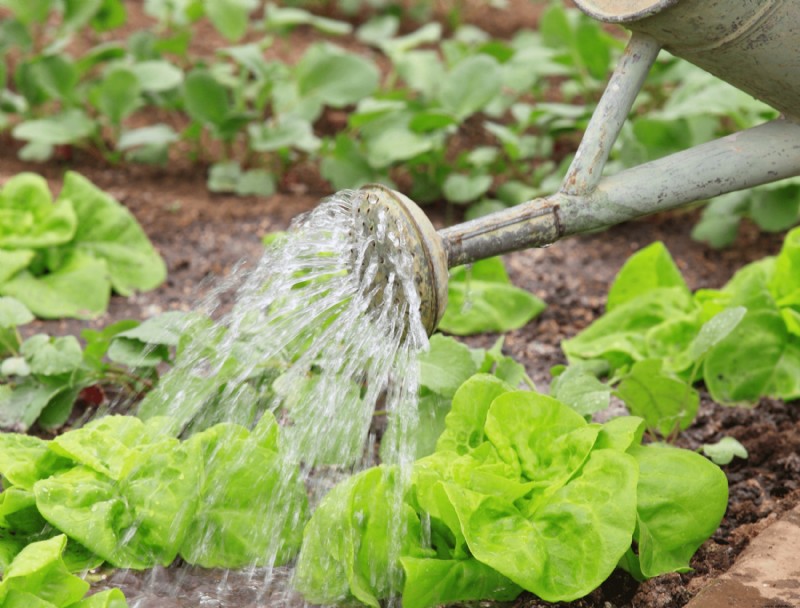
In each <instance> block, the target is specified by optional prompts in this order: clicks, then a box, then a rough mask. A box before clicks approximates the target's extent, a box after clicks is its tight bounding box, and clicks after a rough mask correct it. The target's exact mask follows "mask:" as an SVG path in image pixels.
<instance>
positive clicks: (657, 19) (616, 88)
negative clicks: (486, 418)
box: [365, 0, 800, 334]
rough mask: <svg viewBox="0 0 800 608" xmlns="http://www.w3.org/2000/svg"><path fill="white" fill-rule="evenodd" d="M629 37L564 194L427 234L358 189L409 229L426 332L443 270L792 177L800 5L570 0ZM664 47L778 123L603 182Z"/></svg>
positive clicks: (370, 190)
mask: <svg viewBox="0 0 800 608" xmlns="http://www.w3.org/2000/svg"><path fill="white" fill-rule="evenodd" d="M575 2H576V4H577V5H578V7H579V8H581V9H582V10H584V11H585V12H587V13H588V14H590V15H592V16H594V17H596V18H598V19H600V20H603V21H607V22H615V23H622V24H623V25H625V26H626V27H628V28H629V29H631V30H632V32H633V34H632V36H631V39H630V41H629V43H628V45H627V47H626V49H625V52H624V53H623V55H622V57H621V59H620V61H619V63H618V65H617V67H616V69H615V70H614V73H613V74H612V76H611V79H610V80H609V83H608V86H607V87H606V90H605V92H604V93H603V96H602V98H601V99H600V102H599V103H598V106H597V108H596V109H595V111H594V113H593V115H592V118H591V120H590V121H589V124H588V126H587V128H586V132H585V133H584V136H583V139H582V140H581V143H580V145H579V147H578V150H577V152H576V154H575V158H574V160H573V162H572V164H571V165H570V167H569V169H568V171H567V174H566V176H565V178H564V181H563V183H562V185H561V188H560V189H559V191H558V192H556V193H553V194H551V195H549V196H546V197H543V198H539V199H535V200H532V201H529V202H527V203H523V204H522V205H518V206H517V207H513V208H510V209H506V210H504V211H500V212H498V213H494V214H492V215H489V216H485V217H483V218H479V219H476V220H472V221H470V222H465V223H463V224H460V225H457V226H453V227H450V228H446V229H444V230H441V231H439V232H436V230H435V229H434V228H433V226H432V225H431V223H430V222H429V221H428V219H427V217H426V216H425V214H424V213H423V212H422V211H421V210H420V209H419V208H418V207H417V206H416V205H415V204H414V203H413V202H412V201H411V200H410V199H408V198H407V197H405V196H403V195H402V194H400V193H398V192H395V191H393V190H390V189H388V188H384V187H382V186H367V187H365V188H366V189H365V192H366V193H367V195H368V196H371V197H373V199H374V201H376V202H377V203H378V204H380V205H382V206H383V207H384V208H385V209H386V210H387V211H388V213H389V214H390V215H391V216H392V217H396V218H397V219H398V221H399V222H400V224H401V225H403V226H405V227H406V228H405V229H404V233H405V234H406V235H408V236H409V239H410V241H411V242H409V243H406V244H404V245H403V246H404V247H406V246H407V247H409V248H410V250H411V252H412V256H413V258H414V264H415V266H414V272H415V281H416V285H417V288H418V291H419V294H420V299H421V306H420V311H421V315H422V319H423V323H424V325H425V328H426V330H427V331H428V333H429V334H430V333H433V331H434V330H435V328H436V325H437V324H438V322H439V320H440V319H441V317H442V315H443V314H444V309H445V306H446V303H447V269H448V268H451V267H453V266H458V265H461V264H467V263H471V262H474V261H477V260H480V259H484V258H488V257H491V256H495V255H500V254H503V253H509V252H512V251H517V250H520V249H526V248H529V247H542V246H546V245H548V244H550V243H553V242H555V241H557V240H559V239H560V238H562V237H564V236H569V235H573V234H579V233H584V232H589V231H594V230H598V229H602V228H606V227H609V226H612V225H614V224H618V223H620V222H624V221H626V220H630V219H633V218H636V217H640V216H643V215H648V214H651V213H655V212H658V211H664V210H668V209H673V208H676V207H679V206H682V205H686V204H689V203H692V202H695V201H700V200H705V199H708V198H712V197H714V196H718V195H720V194H725V193H727V192H733V191H736V190H742V189H746V188H752V187H754V186H758V185H761V184H765V183H769V182H773V181H777V180H779V179H784V178H787V177H793V176H796V175H800V53H798V50H797V45H796V32H797V31H798V29H800V3H798V2H791V1H789V0H760V1H757V2H756V1H747V2H742V1H741V0H575ZM662 48H666V49H667V50H669V51H670V52H672V53H673V54H675V55H678V56H680V57H683V58H685V59H687V60H689V61H691V62H692V63H695V64H696V65H698V66H700V67H702V68H703V69H706V70H707V71H709V72H711V73H712V74H715V75H716V76H718V77H720V78H722V79H723V80H726V81H728V82H729V83H731V84H733V85H734V86H737V87H738V88H740V89H742V90H743V91H746V92H748V93H750V94H752V95H753V96H755V97H758V98H759V99H761V100H762V101H765V102H767V103H769V104H770V105H772V106H773V107H774V108H776V109H778V110H780V111H781V112H782V113H783V114H784V116H783V117H781V118H780V119H777V120H773V121H771V122H768V123H765V124H763V125H760V126H757V127H753V128H751V129H747V130H745V131H742V132H740V133H735V134H733V135H729V136H727V137H723V138H721V139H718V140H715V141H711V142H708V143H706V144H702V145H699V146H695V147H694V148H690V149H688V150H684V151H682V152H678V153H676V154H672V155H670V156H666V157H664V158H661V159H658V160H655V161H652V162H649V163H645V164H643V165H640V166H638V167H633V168H631V169H627V170H625V171H622V172H620V173H617V174H616V175H611V176H604V175H603V168H604V166H605V163H606V161H607V159H608V155H609V153H610V150H611V147H612V145H613V144H614V142H615V141H616V138H617V136H618V135H619V132H620V130H621V128H622V126H623V124H624V122H625V120H626V119H627V117H628V115H629V114H630V111H631V108H632V106H633V102H634V100H635V98H636V95H637V94H638V92H639V90H640V89H641V87H642V84H643V83H644V80H645V77H646V76H647V73H648V72H649V70H650V67H651V66H652V64H653V62H654V61H655V59H656V57H657V56H658V53H659V52H660V50H661V49H662Z"/></svg>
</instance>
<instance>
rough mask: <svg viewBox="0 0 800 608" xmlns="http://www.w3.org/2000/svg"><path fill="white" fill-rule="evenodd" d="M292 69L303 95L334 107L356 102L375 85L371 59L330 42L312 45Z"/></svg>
mask: <svg viewBox="0 0 800 608" xmlns="http://www.w3.org/2000/svg"><path fill="white" fill-rule="evenodd" d="M294 71H295V77H296V79H297V86H298V90H299V92H300V95H301V96H302V97H306V98H313V99H317V100H319V101H320V102H321V103H323V104H325V105H329V106H333V107H335V108H341V107H344V106H346V105H349V104H352V103H355V102H357V101H358V100H360V99H362V98H364V97H367V96H369V95H371V94H372V93H373V92H374V91H375V90H376V89H377V87H378V80H379V72H378V68H377V67H376V66H375V64H374V63H373V62H372V61H370V60H369V59H366V58H364V57H361V56H360V55H355V54H352V53H347V52H345V51H343V50H341V49H339V48H337V47H335V46H332V45H326V44H317V45H314V46H312V47H311V48H310V49H309V50H308V51H306V53H305V55H303V58H302V59H301V60H300V61H299V63H298V64H297V65H296V66H295V70H294Z"/></svg>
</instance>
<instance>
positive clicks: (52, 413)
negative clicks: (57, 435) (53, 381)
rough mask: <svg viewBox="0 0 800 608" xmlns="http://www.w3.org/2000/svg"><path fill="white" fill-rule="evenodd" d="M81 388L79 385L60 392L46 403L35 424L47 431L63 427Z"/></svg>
mask: <svg viewBox="0 0 800 608" xmlns="http://www.w3.org/2000/svg"><path fill="white" fill-rule="evenodd" d="M83 388H84V386H83V385H82V384H79V385H78V386H71V387H69V388H67V390H64V391H61V392H60V393H59V394H58V395H56V396H55V397H53V398H52V399H51V400H50V401H49V402H48V403H47V405H46V406H45V407H44V409H43V410H42V412H41V413H40V414H39V418H38V419H37V420H36V423H37V424H38V425H39V426H40V427H41V428H43V429H45V430H48V431H53V430H55V429H58V428H59V427H61V426H63V425H64V424H65V423H66V422H67V421H68V420H69V417H70V415H71V414H72V408H73V406H74V405H75V401H76V400H77V399H78V395H79V394H80V392H81V390H82V389H83Z"/></svg>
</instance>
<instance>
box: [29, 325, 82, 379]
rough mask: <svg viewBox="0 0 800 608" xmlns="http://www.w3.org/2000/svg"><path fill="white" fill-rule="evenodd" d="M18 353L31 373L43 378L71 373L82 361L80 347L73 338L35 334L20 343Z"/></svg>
mask: <svg viewBox="0 0 800 608" xmlns="http://www.w3.org/2000/svg"><path fill="white" fill-rule="evenodd" d="M20 352H21V353H22V355H23V356H24V357H25V359H26V360H27V361H28V363H29V364H30V366H31V371H32V372H33V373H34V374H41V375H44V376H54V375H57V374H66V373H70V372H73V371H75V370H76V369H78V367H79V366H80V364H81V361H82V360H83V352H82V351H81V345H80V344H79V343H78V340H77V338H75V336H63V337H60V338H51V337H50V336H48V335H45V334H36V335H34V336H31V337H30V338H28V339H27V340H25V342H23V343H22V346H21V347H20Z"/></svg>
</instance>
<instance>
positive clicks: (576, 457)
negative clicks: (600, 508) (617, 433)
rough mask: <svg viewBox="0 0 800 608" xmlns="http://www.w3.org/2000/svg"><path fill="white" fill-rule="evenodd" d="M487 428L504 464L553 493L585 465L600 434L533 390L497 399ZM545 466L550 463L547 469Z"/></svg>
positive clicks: (562, 406) (573, 413) (567, 410)
mask: <svg viewBox="0 0 800 608" xmlns="http://www.w3.org/2000/svg"><path fill="white" fill-rule="evenodd" d="M485 429H486V436H487V438H488V439H489V441H490V442H491V443H492V445H494V447H495V448H496V449H497V453H498V454H499V456H500V458H501V459H502V460H503V462H506V463H508V464H510V465H511V466H513V467H514V468H515V469H516V470H520V471H521V472H522V474H523V475H524V476H525V477H527V478H528V479H531V480H536V481H537V485H539V486H549V489H548V491H549V492H552V491H553V490H555V489H558V487H560V486H561V485H563V484H564V483H565V482H566V481H567V480H568V479H569V478H570V477H571V476H572V475H573V474H574V473H575V472H576V471H577V470H578V469H579V468H580V467H581V466H582V465H583V464H584V462H585V460H586V458H587V457H588V455H589V452H590V450H591V449H592V447H593V446H594V443H595V440H596V439H597V434H598V432H599V431H598V429H596V428H594V427H589V426H587V423H586V421H585V420H584V419H583V417H582V416H580V415H578V414H577V413H575V412H574V411H572V410H571V409H570V408H568V407H567V406H566V405H563V404H561V403H559V402H558V401H556V400H555V399H553V398H551V397H547V396H545V395H540V394H539V393H534V392H531V391H514V392H511V393H505V394H503V395H500V396H499V397H497V398H496V399H495V400H494V401H493V402H492V405H491V406H490V408H489V412H488V413H487V416H486V426H485ZM542 462H547V463H548V467H547V468H546V469H544V470H542V467H541V464H540V463H542ZM540 498H541V497H540Z"/></svg>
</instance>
